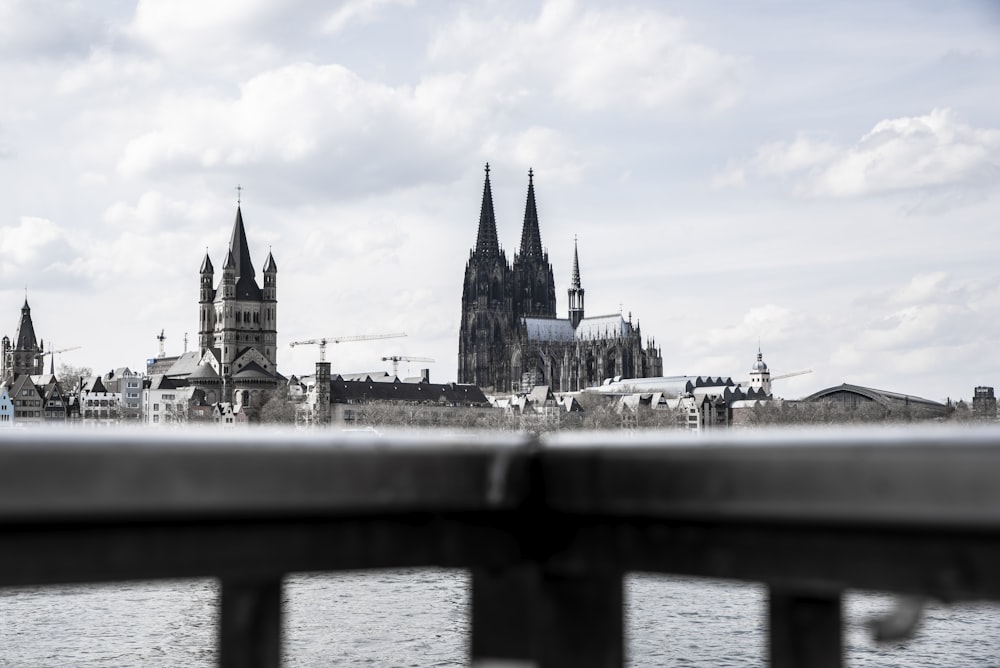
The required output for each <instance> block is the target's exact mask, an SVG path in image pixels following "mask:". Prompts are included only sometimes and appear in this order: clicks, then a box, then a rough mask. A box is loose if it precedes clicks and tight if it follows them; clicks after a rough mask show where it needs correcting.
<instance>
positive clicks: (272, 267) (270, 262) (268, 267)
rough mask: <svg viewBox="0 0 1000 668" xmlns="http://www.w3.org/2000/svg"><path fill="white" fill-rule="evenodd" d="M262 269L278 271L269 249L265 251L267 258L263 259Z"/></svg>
mask: <svg viewBox="0 0 1000 668" xmlns="http://www.w3.org/2000/svg"><path fill="white" fill-rule="evenodd" d="M264 271H265V272H269V271H278V264H277V263H276V262H275V261H274V256H273V255H271V251H268V252H267V260H265V261H264Z"/></svg>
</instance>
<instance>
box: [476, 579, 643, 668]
mask: <svg viewBox="0 0 1000 668" xmlns="http://www.w3.org/2000/svg"><path fill="white" fill-rule="evenodd" d="M623 605H624V597H623V579H622V575H621V574H620V573H613V574H612V573H586V574H582V575H577V574H572V575H569V574H561V573H559V574H557V573H552V572H547V571H544V570H542V569H540V568H539V567H538V566H537V565H534V564H529V565H524V566H520V567H517V568H511V569H507V570H502V571H496V570H486V569H479V570H475V571H473V574H472V631H471V633H472V639H471V642H470V649H471V654H472V657H471V659H472V665H473V666H481V667H483V668H486V667H487V666H490V665H504V666H537V667H538V668H570V667H572V668H621V666H622V665H624V628H623V623H624V622H623V620H624V610H623ZM491 662H494V663H492V664H491Z"/></svg>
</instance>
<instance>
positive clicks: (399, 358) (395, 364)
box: [382, 355, 436, 377]
mask: <svg viewBox="0 0 1000 668" xmlns="http://www.w3.org/2000/svg"><path fill="white" fill-rule="evenodd" d="M382 361H383V362H392V375H393V376H396V377H399V363H400V362H434V361H436V360H432V359H431V358H430V357H407V356H406V355H389V356H388V357H383V358H382Z"/></svg>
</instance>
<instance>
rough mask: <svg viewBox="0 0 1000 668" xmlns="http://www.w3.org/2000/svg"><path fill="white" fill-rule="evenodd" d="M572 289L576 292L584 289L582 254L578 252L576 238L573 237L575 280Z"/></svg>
mask: <svg viewBox="0 0 1000 668" xmlns="http://www.w3.org/2000/svg"><path fill="white" fill-rule="evenodd" d="M570 287H571V288H573V289H575V290H579V289H580V288H582V287H583V286H582V285H580V254H579V252H578V251H577V245H576V237H573V278H572V281H571V282H570Z"/></svg>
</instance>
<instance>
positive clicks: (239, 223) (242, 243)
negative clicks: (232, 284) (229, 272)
mask: <svg viewBox="0 0 1000 668" xmlns="http://www.w3.org/2000/svg"><path fill="white" fill-rule="evenodd" d="M229 252H230V253H232V254H233V259H235V260H236V277H237V278H244V277H250V278H251V279H252V278H254V276H255V274H254V270H253V263H252V262H251V261H250V246H248V245H247V231H246V228H244V227H243V211H242V210H241V209H240V207H239V205H237V206H236V222H235V223H234V224H233V236H232V237H230V239H229Z"/></svg>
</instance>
